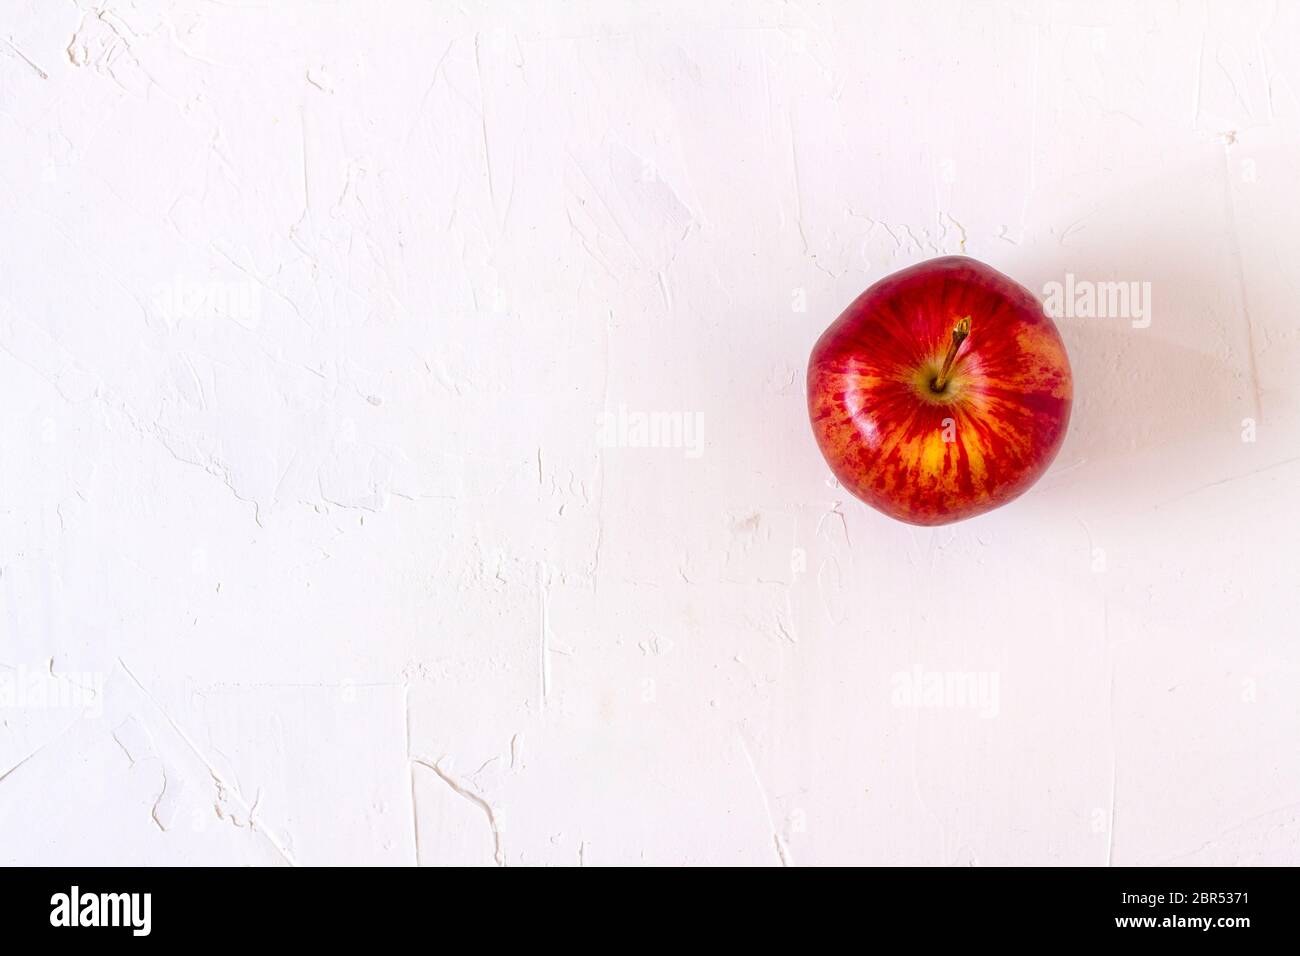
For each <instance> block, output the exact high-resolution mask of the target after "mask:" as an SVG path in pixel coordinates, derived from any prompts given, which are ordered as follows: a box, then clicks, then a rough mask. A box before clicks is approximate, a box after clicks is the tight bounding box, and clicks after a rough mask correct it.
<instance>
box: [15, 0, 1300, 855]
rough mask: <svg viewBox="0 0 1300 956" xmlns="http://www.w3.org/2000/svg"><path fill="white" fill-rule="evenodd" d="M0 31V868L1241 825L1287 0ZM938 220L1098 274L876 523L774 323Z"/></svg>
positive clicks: (1291, 14)
mask: <svg viewBox="0 0 1300 956" xmlns="http://www.w3.org/2000/svg"><path fill="white" fill-rule="evenodd" d="M3 25H4V26H3V43H0V84H2V85H0V143H3V150H0V209H2V210H3V221H4V229H3V230H2V231H0V398H2V405H0V408H2V411H0V415H2V417H0V425H2V428H3V432H2V434H3V444H2V445H0V447H2V448H3V455H2V456H0V490H2V495H0V629H2V630H0V664H2V665H3V668H2V669H0V693H4V694H7V696H6V697H4V698H3V700H4V704H3V707H2V708H0V857H2V858H3V861H4V862H7V863H51V864H52V863H206V864H247V863H254V864H263V863H265V864H275V863H283V862H285V861H296V862H298V863H302V864H323V863H392V864H411V863H414V862H416V861H417V860H418V861H419V862H421V863H424V864H438V863H485V864H491V863H493V862H503V863H506V864H510V865H516V864H577V863H579V862H585V863H586V864H588V865H595V864H614V863H642V862H643V863H656V864H668V863H673V864H675V863H740V864H750V863H752V864H775V863H779V862H782V861H784V862H788V863H794V864H801V865H803V864H826V863H881V864H898V863H909V864H911V863H924V864H969V863H977V864H1007V863H1063V864H1104V863H1106V862H1107V861H1110V862H1113V863H1115V864H1140V863H1158V862H1168V861H1173V862H1188V863H1210V862H1217V863H1263V862H1271V863H1295V862H1300V819H1298V818H1297V813H1298V808H1300V757H1298V754H1297V746H1298V743H1300V698H1298V696H1297V694H1296V687H1297V682H1298V681H1300V651H1298V650H1297V643H1296V642H1297V636H1298V629H1297V626H1296V620H1297V613H1298V612H1300V589H1298V588H1297V583H1296V572H1297V544H1296V528H1297V520H1298V519H1300V505H1298V504H1297V494H1296V487H1297V479H1300V389H1298V388H1297V385H1296V371H1297V368H1300V334H1298V329H1300V320H1297V301H1300V230H1297V229H1296V217H1297V213H1300V180H1298V179H1297V176H1296V168H1297V149H1298V148H1300V98H1298V97H1300V61H1297V59H1296V58H1295V56H1294V51H1295V49H1296V47H1297V43H1300V6H1297V5H1296V4H1292V3H1283V4H1276V5H1275V4H1268V3H1223V4H1211V5H1210V6H1209V7H1208V9H1207V8H1206V7H1204V6H1202V5H1200V4H1192V3H1186V4H1174V3H1153V4H1144V5H1141V6H1140V7H1139V6H1138V5H1132V6H1130V5H1127V4H1098V3H1092V2H1087V3H1084V2H1080V3H1077V4H1039V3H1029V2H1025V3H1012V4H1001V5H992V4H987V5H986V4H964V5H958V4H956V3H938V2H935V3H929V4H884V3H879V4H870V5H866V4H857V3H820V4H817V3H799V4H794V3H765V2H744V3H717V2H705V3H700V2H689V3H671V4H655V5H653V7H652V6H651V5H645V6H644V8H642V7H641V6H638V5H633V4H631V3H611V2H591V3H584V4H570V3H559V2H546V3H540V2H539V3H517V4H509V5H507V4H487V3H471V4H459V5H453V4H451V3H415V2H405V3H384V4H376V3H334V4H306V3H275V4H266V3H254V2H249V3H246V4H238V3H236V4H220V3H200V2H176V3H158V4H155V3H148V2H136V3H124V2H116V0H108V2H105V3H102V4H97V5H92V4H91V3H90V2H88V0H78V4H77V5H74V4H70V3H64V4H51V3H46V2H43V0H28V2H14V0H7V2H6V3H5V4H4V16H3ZM963 248H964V250H965V251H966V252H968V253H969V254H971V255H974V256H976V257H978V258H981V259H984V260H985V261H987V262H989V263H990V264H992V265H994V266H995V267H997V268H999V269H1002V270H1003V271H1005V272H1008V273H1009V274H1011V275H1012V276H1014V277H1016V278H1018V279H1019V280H1020V281H1022V282H1024V283H1025V284H1026V285H1028V286H1030V287H1031V288H1034V289H1041V288H1042V287H1043V284H1044V283H1046V282H1049V281H1053V280H1062V279H1063V277H1064V276H1065V274H1066V273H1072V274H1074V275H1075V276H1078V277H1080V278H1086V279H1088V280H1092V281H1098V280H1112V279H1123V280H1131V281H1146V282H1150V283H1152V293H1153V309H1152V312H1153V315H1152V318H1153V321H1152V322H1151V324H1150V327H1149V328H1144V329H1138V328H1134V327H1133V325H1132V323H1131V322H1130V321H1128V320H1127V319H1124V318H1118V319H1106V320H1101V319H1065V320H1063V321H1062V322H1061V323H1060V324H1061V327H1062V331H1063V334H1064V336H1065V338H1066V341H1067V343H1068V345H1069V347H1070V351H1071V357H1072V360H1073V363H1074V368H1075V373H1076V391H1077V400H1076V406H1075V415H1074V421H1073V425H1072V430H1071V433H1070V436H1069V439H1068V440H1067V443H1066V445H1065V448H1064V450H1063V452H1062V454H1061V456H1060V458H1059V459H1058V461H1057V463H1056V465H1055V466H1054V468H1053V470H1052V472H1051V473H1050V474H1049V475H1048V477H1047V478H1046V479H1045V480H1044V481H1043V482H1041V483H1040V485H1039V486H1038V487H1036V488H1035V489H1034V490H1033V491H1032V492H1031V493H1030V494H1029V495H1027V496H1026V497H1025V498H1023V499H1022V500H1020V501H1019V502H1017V503H1015V504H1014V505H1012V506H1010V507H1008V508H1005V509H1003V510H1001V511H998V512H996V513H994V514H991V515H988V516H986V517H983V518H979V519H976V520H973V521H970V522H968V523H964V524H959V525H956V526H952V527H948V528H942V529H938V530H917V529H911V528H908V527H906V526H904V525H900V524H895V523H892V522H891V521H889V520H887V519H885V518H883V517H881V516H879V515H877V514H875V513H874V512H872V511H870V510H868V509H866V508H865V507H864V506H862V505H860V504H858V503H857V502H855V501H853V500H851V499H849V498H847V497H846V496H845V495H844V494H843V493H842V492H841V491H839V490H838V489H837V488H836V487H834V486H833V484H832V483H831V482H830V481H828V470H827V469H826V467H825V466H824V465H823V463H822V462H821V460H820V458H819V456H818V454H817V451H816V448H815V447H814V445H813V442H812V439H811V436H810V433H809V429H808V426H807V422H806V415H805V411H804V404H803V395H802V377H803V363H804V360H805V358H806V355H807V352H808V349H809V347H810V346H811V344H812V342H813V341H814V339H815V338H816V336H817V335H818V334H819V333H820V331H821V330H822V328H824V327H825V325H826V324H827V323H829V322H830V321H831V320H832V319H833V318H834V317H835V316H836V315H837V314H838V312H839V311H840V310H841V309H842V308H843V307H844V306H845V305H846V304H847V303H848V302H849V301H850V300H851V299H852V298H853V296H855V295H856V294H857V293H858V292H859V291H861V290H862V289H863V288H864V287H865V286H866V285H868V284H869V283H870V282H872V281H874V280H875V279H877V278H879V277H880V276H882V275H885V274H887V273H888V272H891V271H893V270H895V269H897V268H900V267H902V266H904V265H907V264H910V263H912V262H916V261H919V260H921V259H924V258H928V257H931V256H933V255H937V254H941V253H952V252H958V251H961V250H962V249H963ZM801 308H803V309H804V310H803V311H800V309H801ZM620 409H621V410H622V414H623V417H622V418H621V419H620V418H619V413H620ZM603 410H608V411H610V412H612V413H613V415H614V418H613V419H612V424H613V428H614V430H613V431H612V432H611V433H610V434H609V435H602V432H601V429H600V427H599V422H600V415H601V413H602V411H603ZM638 412H659V413H682V415H683V416H684V417H682V418H679V419H678V422H679V424H682V425H683V426H687V427H689V428H692V429H693V428H694V427H695V426H697V425H700V426H701V427H702V431H701V432H698V433H697V432H695V431H686V432H684V433H683V435H682V436H681V442H680V444H681V445H683V446H684V447H678V448H671V449H646V448H632V447H620V445H626V444H628V443H634V442H635V440H636V435H635V433H634V431H630V430H629V429H634V428H635V423H636V418H635V415H636V413H638ZM1244 419H1252V420H1254V423H1255V425H1254V427H1255V429H1256V430H1255V439H1256V440H1255V441H1253V442H1247V441H1243V429H1244V428H1245V429H1248V428H1249V426H1248V425H1247V426H1244V425H1243V420H1244ZM620 421H622V422H623V423H624V426H625V427H623V429H622V430H620V429H619V427H618V425H619V422H620ZM1246 437H1249V434H1248V433H1247V435H1246ZM609 438H612V440H613V441H612V445H613V447H605V446H609V445H610V444H611V442H610V441H609V440H602V439H609ZM697 438H698V439H701V441H700V442H699V443H698V444H695V439H697ZM697 452H698V454H697ZM935 675H937V679H941V680H943V679H947V680H949V681H952V680H956V679H959V678H961V677H962V676H963V675H966V676H967V677H969V678H970V680H971V684H970V686H971V688H972V689H973V690H975V691H976V692H977V696H976V699H974V700H973V701H971V700H965V699H963V698H961V697H959V696H956V694H955V691H952V692H949V693H947V694H944V695H941V696H940V697H938V698H929V697H926V696H925V694H924V693H922V695H921V696H920V698H919V700H917V701H915V703H916V704H918V706H908V704H909V701H908V699H907V698H906V691H907V690H908V688H909V682H912V681H915V682H917V684H918V686H919V687H920V689H921V690H922V691H923V692H924V690H925V689H926V687H927V686H928V684H927V681H929V680H931V679H935ZM97 688H98V689H99V693H98V694H97V695H95V696H91V695H90V693H89V691H93V690H95V689H97ZM950 690H951V689H950ZM968 704H969V706H967V705H968ZM931 705H935V706H931Z"/></svg>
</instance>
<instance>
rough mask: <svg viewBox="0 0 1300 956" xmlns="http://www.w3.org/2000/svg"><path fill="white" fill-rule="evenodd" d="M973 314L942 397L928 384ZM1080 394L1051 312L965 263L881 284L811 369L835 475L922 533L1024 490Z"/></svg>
mask: <svg viewBox="0 0 1300 956" xmlns="http://www.w3.org/2000/svg"><path fill="white" fill-rule="evenodd" d="M966 316H969V317H970V334H969V337H968V338H966V340H965V341H964V342H962V344H961V347H960V348H959V349H958V351H957V353H956V358H955V360H954V361H953V364H952V367H951V372H950V374H949V377H948V380H947V382H946V383H945V384H944V387H943V390H942V392H938V393H936V392H935V391H934V390H933V388H932V387H931V383H932V382H934V381H935V379H936V378H937V376H938V374H939V371H940V369H941V368H942V366H943V364H944V359H945V357H946V355H947V353H948V351H949V348H950V345H951V343H952V341H953V328H954V325H955V324H956V323H957V322H958V321H959V320H960V319H961V318H963V317H966ZM1073 398H1074V385H1073V379H1072V376H1071V373H1070V360H1069V358H1068V357H1067V356H1066V353H1065V344H1064V343H1063V342H1062V341H1061V336H1060V334H1059V333H1058V332H1057V330H1056V325H1055V324H1054V323H1053V322H1052V320H1051V319H1050V318H1048V316H1047V315H1046V314H1045V313H1044V311H1043V307H1042V305H1041V304H1039V302H1038V300H1037V299H1035V298H1034V296H1033V294H1032V293H1031V292H1029V290H1028V289H1026V288H1024V287H1023V286H1021V285H1019V284H1018V283H1016V282H1015V281H1013V280H1012V279H1009V278H1008V277H1007V276H1004V275H1003V274H1002V273H1000V272H998V271H997V270H996V269H993V268H991V267H989V266H986V265H985V264H984V263H982V262H979V261H977V260H975V259H970V258H967V257H965V256H945V257H943V258H941V259H931V260H929V261H928V262H922V263H919V264H917V265H914V266H911V267H910V268H907V269H903V270H902V271H900V272H895V273H894V274H893V275H890V276H886V277H885V278H884V279H881V280H880V281H879V282H877V283H876V284H875V285H873V286H872V287H871V288H869V289H867V291H866V292H864V293H862V295H860V296H858V298H857V299H856V300H854V302H853V304H852V305H850V306H849V307H848V308H847V309H845V310H844V313H843V314H842V315H841V316H840V317H839V318H838V319H836V320H835V321H834V322H833V323H832V324H831V326H830V327H829V328H828V329H827V330H826V331H825V332H824V333H823V334H822V336H821V338H820V339H818V340H817V344H816V345H815V346H813V350H812V355H811V357H810V358H809V361H808V414H809V417H810V418H811V419H812V428H813V434H814V435H815V436H816V439H817V444H818V446H819V447H820V448H821V452H822V455H823V456H824V457H825V459H826V462H827V464H829V465H830V467H831V471H832V472H834V474H835V477H836V478H838V479H839V481H840V483H841V484H842V485H843V486H844V487H845V488H847V489H848V490H849V491H850V492H851V493H852V494H854V495H855V496H856V497H858V498H860V499H862V500H863V501H865V502H866V503H867V504H869V505H871V506H872V507H873V508H876V509H878V510H879V511H882V512H884V513H885V514H887V515H889V516H890V517H892V518H897V519H898V520H900V521H906V522H908V523H910V524H917V525H940V524H948V523H950V522H953V521H960V520H962V519H964V518H971V517H974V516H975V515H979V514H983V513H984V512H986V511H990V510H992V509H993V508H996V507H998V506H999V505H1004V504H1006V503H1007V502H1009V501H1011V500H1012V499H1014V498H1016V497H1018V496H1019V495H1021V494H1023V493H1024V492H1025V491H1026V490H1027V489H1028V488H1029V486H1030V485H1032V484H1033V483H1034V482H1035V481H1037V480H1038V478H1039V477H1040V476H1041V475H1042V474H1043V472H1044V471H1046V470H1047V467H1048V466H1049V465H1050V464H1051V463H1052V459H1054V458H1055V457H1056V453H1057V451H1059V450H1060V447H1061V443H1062V442H1063V441H1064V440H1065V431H1066V427H1067V426H1068V425H1069V422H1070V405H1071V403H1072V401H1073ZM945 438H947V439H948V440H945Z"/></svg>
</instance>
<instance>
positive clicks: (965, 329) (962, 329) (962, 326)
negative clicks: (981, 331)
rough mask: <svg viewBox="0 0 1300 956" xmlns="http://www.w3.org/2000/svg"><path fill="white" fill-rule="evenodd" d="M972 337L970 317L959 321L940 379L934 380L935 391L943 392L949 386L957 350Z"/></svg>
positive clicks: (954, 328)
mask: <svg viewBox="0 0 1300 956" xmlns="http://www.w3.org/2000/svg"><path fill="white" fill-rule="evenodd" d="M968 335H970V316H969V315H968V316H965V317H964V318H961V319H958V320H957V324H956V325H954V326H953V327H952V344H951V345H949V346H948V355H947V357H945V358H944V360H943V368H942V369H940V371H939V377H938V378H936V379H935V380H934V390H935V391H936V392H942V391H943V387H944V386H945V385H947V384H948V373H949V372H951V371H952V363H953V362H954V361H955V360H956V358H957V350H958V349H960V348H961V344H962V343H963V342H965V341H966V336H968Z"/></svg>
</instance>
